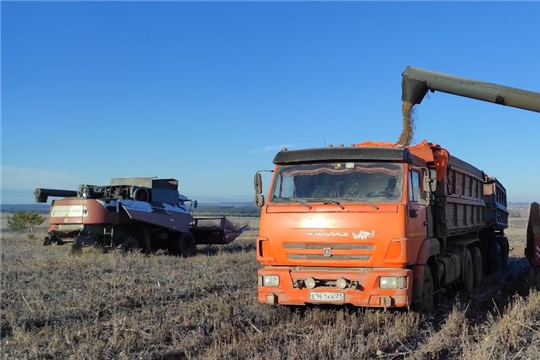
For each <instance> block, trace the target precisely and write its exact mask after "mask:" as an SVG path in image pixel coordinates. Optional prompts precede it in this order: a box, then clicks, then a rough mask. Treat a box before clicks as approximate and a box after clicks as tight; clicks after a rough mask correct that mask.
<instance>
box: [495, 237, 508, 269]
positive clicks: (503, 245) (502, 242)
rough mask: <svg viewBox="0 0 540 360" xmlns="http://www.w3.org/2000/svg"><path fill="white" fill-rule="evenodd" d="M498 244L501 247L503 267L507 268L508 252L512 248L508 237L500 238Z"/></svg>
mask: <svg viewBox="0 0 540 360" xmlns="http://www.w3.org/2000/svg"><path fill="white" fill-rule="evenodd" d="M498 243H499V245H500V246H501V258H502V262H501V267H502V268H505V267H506V265H508V252H509V248H510V246H509V245H508V238H507V237H506V236H503V237H501V238H499V241H498Z"/></svg>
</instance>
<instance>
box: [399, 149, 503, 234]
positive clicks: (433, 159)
mask: <svg viewBox="0 0 540 360" xmlns="http://www.w3.org/2000/svg"><path fill="white" fill-rule="evenodd" d="M409 151H410V152H411V153H412V154H414V155H416V156H419V157H421V158H423V159H424V160H425V161H426V164H427V166H428V167H429V168H432V169H435V170H436V173H437V190H436V191H435V199H434V200H435V206H433V219H434V235H435V236H436V237H444V236H455V235H461V234H467V233H470V232H473V231H479V230H486V229H492V230H501V229H504V228H506V227H508V211H507V209H506V189H505V188H504V187H503V186H502V184H500V183H499V182H498V181H497V180H496V179H495V178H491V177H489V176H487V175H486V174H485V173H484V172H483V171H481V170H479V169H478V168H476V167H474V166H473V165H471V164H469V163H467V162H465V161H463V160H461V159H459V158H457V157H455V156H452V155H450V153H449V152H448V151H447V150H446V149H444V148H442V147H441V146H439V145H437V144H431V143H428V142H427V141H425V140H424V141H423V142H422V143H420V144H418V145H414V146H411V147H409Z"/></svg>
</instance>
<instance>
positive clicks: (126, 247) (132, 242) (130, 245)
mask: <svg viewBox="0 0 540 360" xmlns="http://www.w3.org/2000/svg"><path fill="white" fill-rule="evenodd" d="M139 249H140V246H139V242H138V241H137V239H135V238H132V237H131V236H128V237H126V239H125V240H124V242H123V243H122V252H123V253H124V254H132V253H135V252H137V251H139Z"/></svg>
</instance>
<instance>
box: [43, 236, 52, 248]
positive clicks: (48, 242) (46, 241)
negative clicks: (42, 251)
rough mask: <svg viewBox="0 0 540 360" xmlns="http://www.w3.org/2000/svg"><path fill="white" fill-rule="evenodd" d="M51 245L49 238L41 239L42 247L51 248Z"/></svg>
mask: <svg viewBox="0 0 540 360" xmlns="http://www.w3.org/2000/svg"><path fill="white" fill-rule="evenodd" d="M51 245H52V240H51V238H50V237H48V236H45V239H43V246H51Z"/></svg>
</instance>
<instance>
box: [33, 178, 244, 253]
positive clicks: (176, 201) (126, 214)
mask: <svg viewBox="0 0 540 360" xmlns="http://www.w3.org/2000/svg"><path fill="white" fill-rule="evenodd" d="M34 195H35V198H36V202H38V203H46V202H47V201H48V198H49V197H60V198H61V199H55V200H52V202H51V207H50V210H49V217H48V220H49V225H50V228H49V232H48V236H46V237H45V239H44V245H52V244H58V245H62V244H65V243H71V244H72V248H73V250H74V251H75V252H77V251H80V250H82V249H83V248H84V247H89V246H93V247H98V248H102V249H103V251H104V252H106V251H107V250H109V249H120V250H122V251H124V252H127V251H134V250H141V251H143V252H145V253H150V252H156V251H158V250H166V251H168V252H169V253H170V254H173V255H183V256H191V255H194V254H195V252H196V250H197V245H199V244H228V243H230V242H232V241H233V240H235V239H236V238H237V237H238V236H239V235H241V234H242V232H243V231H244V230H245V227H241V228H238V227H237V226H235V225H234V224H233V223H232V222H231V221H229V219H227V218H226V217H218V218H194V217H193V216H192V214H191V210H192V208H196V207H197V201H196V200H191V199H189V198H187V197H186V196H185V195H182V194H180V193H179V192H178V180H176V179H158V178H151V177H137V178H113V179H111V183H110V185H100V186H96V185H88V184H81V185H79V187H78V189H77V190H58V189H43V188H37V189H36V190H35V191H34Z"/></svg>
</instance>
